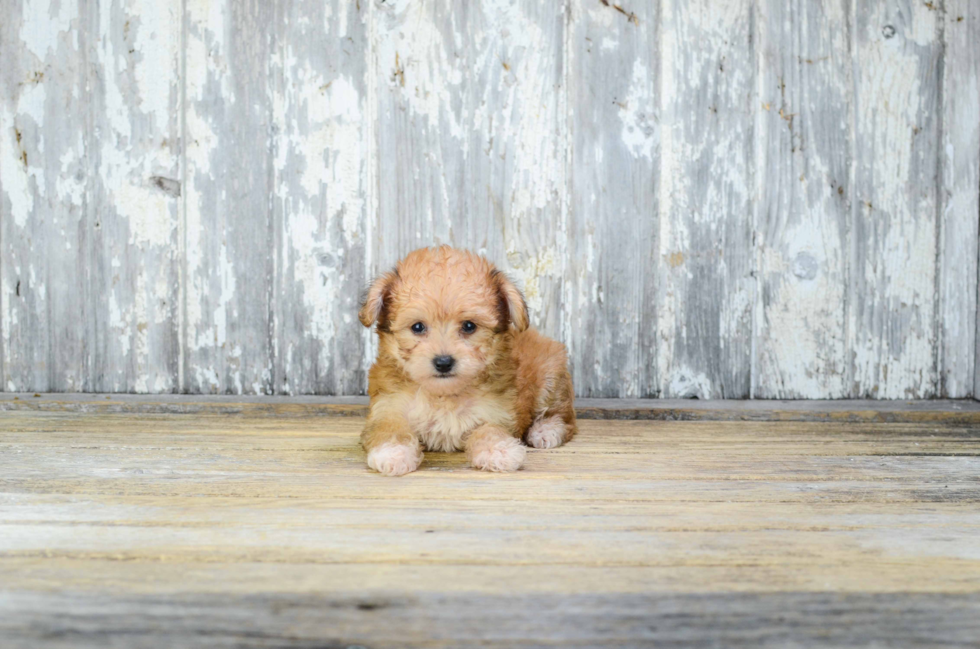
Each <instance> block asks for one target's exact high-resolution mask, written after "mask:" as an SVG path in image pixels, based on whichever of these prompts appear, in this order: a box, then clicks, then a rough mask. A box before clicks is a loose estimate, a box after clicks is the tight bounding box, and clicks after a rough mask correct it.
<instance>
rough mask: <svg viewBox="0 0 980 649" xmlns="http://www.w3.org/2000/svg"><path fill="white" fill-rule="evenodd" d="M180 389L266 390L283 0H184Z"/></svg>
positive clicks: (269, 382)
mask: <svg viewBox="0 0 980 649" xmlns="http://www.w3.org/2000/svg"><path fill="white" fill-rule="evenodd" d="M184 6H185V16H184V21H185V23H186V27H185V29H186V36H185V40H186V50H185V52H184V56H185V62H184V69H185V75H186V78H185V79H184V84H185V86H186V91H185V92H186V109H185V115H184V120H185V124H184V136H185V138H186V151H185V158H186V171H185V189H186V191H185V192H184V200H183V210H184V214H183V220H184V232H183V237H184V241H183V244H184V246H185V251H184V254H185V258H184V263H185V265H186V270H185V274H184V275H185V276H184V303H185V304H184V313H185V316H184V322H183V328H184V343H185V346H184V361H183V364H184V376H183V385H182V386H181V387H182V390H183V391H186V392H202V393H205V394H207V393H214V392H219V393H225V392H232V393H241V392H249V393H252V394H271V393H272V392H273V390H274V386H273V370H274V368H273V354H274V337H275V336H274V317H275V316H274V312H273V308H272V296H273V293H274V289H275V287H276V284H275V269H276V260H277V255H278V254H279V251H278V249H277V248H276V247H275V246H274V245H273V244H274V242H275V241H277V236H276V235H277V230H276V228H275V224H274V220H273V212H272V201H273V195H274V189H275V187H274V171H275V170H274V160H273V152H274V145H275V138H274V135H275V133H274V123H273V97H272V95H273V92H272V91H273V88H274V79H273V74H272V70H271V66H272V60H273V55H274V54H275V53H276V51H275V43H276V39H275V34H274V32H273V31H272V30H270V25H276V24H278V22H279V16H280V14H279V10H280V5H278V4H274V3H266V2H262V1H260V0H250V1H248V2H236V1H233V0H188V1H187V2H186V3H185V5H184Z"/></svg>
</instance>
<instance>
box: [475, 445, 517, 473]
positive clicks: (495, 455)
mask: <svg viewBox="0 0 980 649" xmlns="http://www.w3.org/2000/svg"><path fill="white" fill-rule="evenodd" d="M526 455H527V448H525V447H524V445H523V444H521V442H520V440H518V439H515V438H513V437H507V438H506V439H498V440H494V441H493V442H490V443H488V444H487V445H486V446H485V447H482V448H480V449H478V450H477V451H476V452H475V453H473V466H474V467H476V468H477V469H483V470H484V471H498V472H505V471H517V470H518V469H519V468H521V467H522V466H524V456H526Z"/></svg>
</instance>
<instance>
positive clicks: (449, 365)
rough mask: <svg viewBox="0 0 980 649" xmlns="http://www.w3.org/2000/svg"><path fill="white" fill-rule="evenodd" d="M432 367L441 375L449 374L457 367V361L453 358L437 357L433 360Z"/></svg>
mask: <svg viewBox="0 0 980 649" xmlns="http://www.w3.org/2000/svg"><path fill="white" fill-rule="evenodd" d="M432 365H433V367H435V368H436V371H437V372H439V373H440V374H449V373H450V372H452V371H453V366H455V365H456V359H455V358H453V357H452V356H436V357H435V358H433V359H432Z"/></svg>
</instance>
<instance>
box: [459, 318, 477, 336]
mask: <svg viewBox="0 0 980 649" xmlns="http://www.w3.org/2000/svg"><path fill="white" fill-rule="evenodd" d="M462 329H463V333H464V334H471V333H473V332H474V331H476V323H475V322H473V321H472V320H467V321H465V322H463V327H462Z"/></svg>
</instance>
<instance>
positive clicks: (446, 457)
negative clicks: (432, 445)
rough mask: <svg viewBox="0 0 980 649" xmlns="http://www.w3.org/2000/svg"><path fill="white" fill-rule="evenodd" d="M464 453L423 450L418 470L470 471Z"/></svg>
mask: <svg viewBox="0 0 980 649" xmlns="http://www.w3.org/2000/svg"><path fill="white" fill-rule="evenodd" d="M472 470H473V468H472V467H471V466H470V465H469V463H468V462H467V461H466V454H465V453H436V452H433V451H426V452H425V459H423V460H422V466H420V467H419V471H472Z"/></svg>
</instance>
